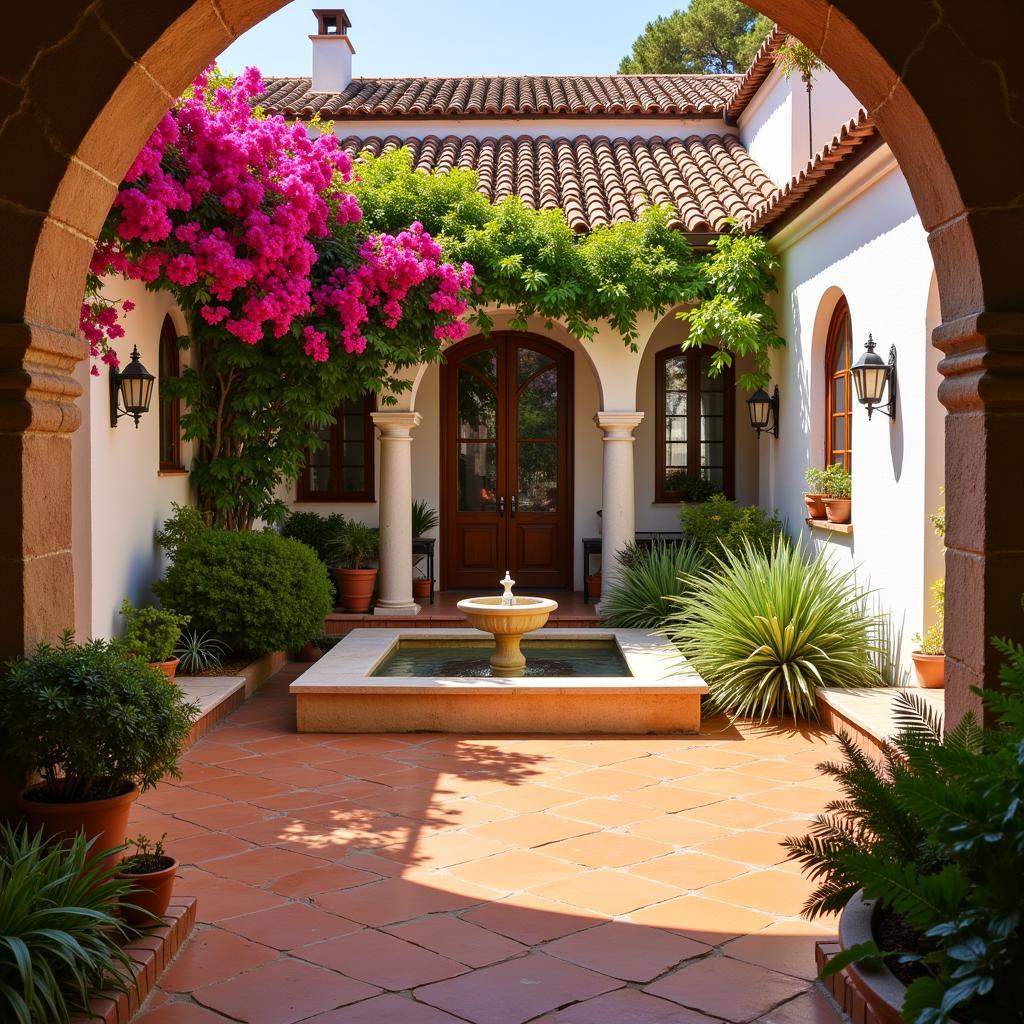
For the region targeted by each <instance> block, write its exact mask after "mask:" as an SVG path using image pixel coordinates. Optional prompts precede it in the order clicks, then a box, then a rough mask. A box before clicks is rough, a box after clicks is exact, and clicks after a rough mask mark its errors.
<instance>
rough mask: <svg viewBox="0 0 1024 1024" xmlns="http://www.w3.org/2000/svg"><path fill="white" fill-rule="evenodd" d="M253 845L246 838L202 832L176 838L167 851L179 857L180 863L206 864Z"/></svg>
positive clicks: (246, 849)
mask: <svg viewBox="0 0 1024 1024" xmlns="http://www.w3.org/2000/svg"><path fill="white" fill-rule="evenodd" d="M251 849H252V845H251V844H250V843H247V842H246V841H245V840H244V839H238V838H236V837H235V836H228V835H223V834H221V833H219V832H202V833H200V834H199V835H195V836H190V837H188V838H186V839H175V840H173V841H171V842H169V843H168V844H167V852H168V853H169V854H170V855H171V856H172V857H177V858H178V862H179V863H180V864H199V865H205V863H206V862H208V861H212V860H215V859H219V858H221V857H230V856H233V855H236V854H239V853H245V852H247V851H248V850H251Z"/></svg>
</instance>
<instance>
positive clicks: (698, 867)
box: [630, 853, 750, 889]
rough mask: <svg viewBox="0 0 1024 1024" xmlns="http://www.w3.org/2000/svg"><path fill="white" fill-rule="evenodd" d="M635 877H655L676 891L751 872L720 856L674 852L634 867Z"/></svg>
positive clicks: (655, 879)
mask: <svg viewBox="0 0 1024 1024" xmlns="http://www.w3.org/2000/svg"><path fill="white" fill-rule="evenodd" d="M630 870H631V872H632V873H633V874H634V875H642V876H643V877H644V878H653V879H654V881H656V882H664V883H665V885H674V886H675V887H676V888H677V889H703V888H704V886H706V885H714V884H715V882H724V881H725V880H726V879H727V878H735V877H736V876H737V875H742V874H744V872H746V871H749V870H750V869H749V868H748V867H747V865H746V864H740V863H739V862H738V861H734V860H723V859H722V858H721V857H710V856H708V855H706V854H703V853H674V854H671V855H670V856H668V857H659V858H658V859H657V860H652V861H648V862H646V863H644V864H634V865H633V867H632V868H631V869H630Z"/></svg>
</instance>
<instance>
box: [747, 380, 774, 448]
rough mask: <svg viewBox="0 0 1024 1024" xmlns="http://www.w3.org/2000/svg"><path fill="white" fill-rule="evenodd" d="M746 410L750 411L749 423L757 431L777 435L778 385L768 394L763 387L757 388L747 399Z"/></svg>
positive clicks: (759, 434) (758, 433)
mask: <svg viewBox="0 0 1024 1024" xmlns="http://www.w3.org/2000/svg"><path fill="white" fill-rule="evenodd" d="M747 412H749V413H750V425H751V426H752V427H753V428H754V429H755V430H756V431H757V436H758V437H760V436H761V432H762V431H764V432H765V433H768V434H771V435H772V436H773V437H778V436H779V386H778V385H777V384H776V385H775V390H774V391H773V392H772V393H771V394H770V395H769V394H768V392H767V391H765V389H764V388H758V389H757V390H756V391H755V392H754V393H753V394H752V395H751V396H750V397H749V398H748V399H747Z"/></svg>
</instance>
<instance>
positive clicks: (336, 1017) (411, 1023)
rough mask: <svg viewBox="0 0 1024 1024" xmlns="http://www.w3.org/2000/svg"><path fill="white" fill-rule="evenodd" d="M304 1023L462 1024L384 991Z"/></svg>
mask: <svg viewBox="0 0 1024 1024" xmlns="http://www.w3.org/2000/svg"><path fill="white" fill-rule="evenodd" d="M303 1024H464V1022H463V1021H460V1020H458V1019H457V1018H456V1017H453V1016H452V1015H451V1014H450V1013H445V1012H444V1011H443V1010H439V1009H437V1007H435V1006H427V1005H426V1004H425V1003H417V1002H415V1001H414V1000H412V999H409V998H407V997H405V996H396V995H394V994H393V993H390V992H389V993H387V994H386V995H382V996H375V997H374V998H373V999H367V1000H365V1001H364V1002H361V1003H355V1004H354V1005H353V1006H343V1007H341V1008H340V1009H337V1010H328V1011H327V1013H321V1014H317V1016H315V1017H310V1018H309V1019H308V1020H306V1021H304V1022H303Z"/></svg>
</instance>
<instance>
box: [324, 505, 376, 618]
mask: <svg viewBox="0 0 1024 1024" xmlns="http://www.w3.org/2000/svg"><path fill="white" fill-rule="evenodd" d="M379 544H380V536H379V534H378V532H377V531H376V530H374V529H372V528H371V527H369V526H367V525H366V524H365V523H360V522H359V521H358V520H355V519H350V520H349V521H348V522H346V523H345V525H344V526H343V527H342V528H341V529H340V530H339V531H338V533H337V535H336V536H335V537H333V538H332V539H331V541H330V542H329V543H328V546H327V553H328V556H329V558H330V561H331V564H332V565H333V566H334V576H335V578H336V579H337V581H338V593H339V595H340V596H341V604H342V607H343V608H344V609H345V611H347V612H356V613H362V612H368V611H369V610H370V602H371V601H372V600H373V587H374V584H375V583H376V582H377V569H376V568H375V567H373V566H368V565H367V563H368V562H371V561H372V560H373V559H374V558H376V557H377V548H378V546H379Z"/></svg>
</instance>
